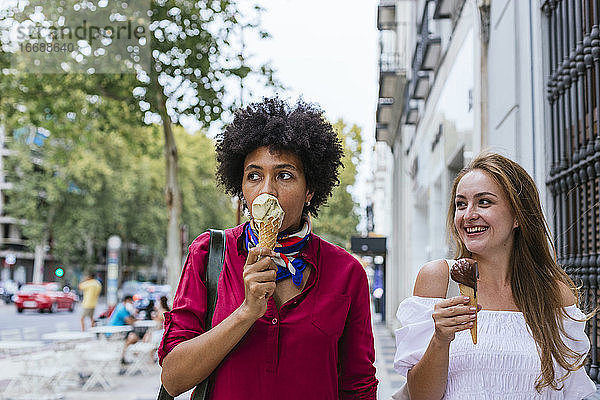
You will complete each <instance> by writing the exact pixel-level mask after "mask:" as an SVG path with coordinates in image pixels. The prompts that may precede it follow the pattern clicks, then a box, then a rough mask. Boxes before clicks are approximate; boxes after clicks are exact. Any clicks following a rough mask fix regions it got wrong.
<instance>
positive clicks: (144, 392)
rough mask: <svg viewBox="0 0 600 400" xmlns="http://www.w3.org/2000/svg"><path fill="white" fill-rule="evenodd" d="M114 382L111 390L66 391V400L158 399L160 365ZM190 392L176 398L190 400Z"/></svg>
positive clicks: (118, 377)
mask: <svg viewBox="0 0 600 400" xmlns="http://www.w3.org/2000/svg"><path fill="white" fill-rule="evenodd" d="M113 383H114V384H115V388H114V389H113V390H110V391H101V390H91V391H81V390H70V391H69V392H68V393H65V398H64V400H80V399H85V400H117V399H118V400H156V397H157V395H158V389H159V388H160V367H159V366H158V365H155V366H154V367H152V372H151V373H146V374H144V375H134V376H117V377H115V378H114V380H113ZM190 394H191V391H190V392H186V393H183V394H181V395H179V396H177V397H176V400H188V399H189V398H190Z"/></svg>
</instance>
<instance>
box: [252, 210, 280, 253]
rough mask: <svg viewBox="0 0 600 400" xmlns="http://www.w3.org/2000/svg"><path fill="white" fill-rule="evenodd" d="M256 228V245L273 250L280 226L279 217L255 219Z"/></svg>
mask: <svg viewBox="0 0 600 400" xmlns="http://www.w3.org/2000/svg"><path fill="white" fill-rule="evenodd" d="M256 225H257V226H256V228H257V229H258V247H265V248H267V249H271V250H273V249H274V248H275V243H276V242H277V233H278V232H279V228H280V227H281V220H280V219H279V218H273V217H272V218H268V219H265V220H261V221H256Z"/></svg>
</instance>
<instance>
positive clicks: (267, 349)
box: [158, 225, 377, 400]
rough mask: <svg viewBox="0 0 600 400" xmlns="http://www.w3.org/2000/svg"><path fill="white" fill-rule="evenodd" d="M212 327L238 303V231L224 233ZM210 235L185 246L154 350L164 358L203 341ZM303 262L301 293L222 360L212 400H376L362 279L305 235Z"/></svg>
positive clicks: (270, 312)
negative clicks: (198, 339) (186, 251)
mask: <svg viewBox="0 0 600 400" xmlns="http://www.w3.org/2000/svg"><path fill="white" fill-rule="evenodd" d="M225 232H226V253H225V264H224V266H223V271H222V272H221V276H220V279H219V286H218V293H217V295H218V299H217V306H216V309H215V314H214V316H213V326H216V325H217V324H219V323H220V322H221V321H223V320H224V319H225V318H226V317H227V316H229V315H230V314H231V313H232V312H233V311H234V310H235V309H236V308H237V307H239V306H240V304H242V301H243V300H244V282H243V279H242V270H243V268H244V262H245V260H246V257H247V254H248V253H247V252H246V250H245V248H244V244H243V243H244V239H243V235H242V234H243V225H239V226H237V227H235V228H232V229H227V230H226V231H225ZM208 243H209V234H208V233H203V234H202V235H200V236H198V237H197V238H196V239H195V240H194V241H193V243H192V244H191V245H190V248H189V254H188V257H187V260H186V262H185V265H184V268H183V272H182V275H181V279H180V282H179V287H178V288H177V293H176V295H175V299H174V301H173V310H172V311H171V312H167V313H165V333H164V336H163V340H162V343H161V345H160V347H159V349H158V356H159V360H160V363H161V364H162V360H163V358H164V357H165V356H166V354H167V353H169V351H171V350H172V349H173V348H174V347H175V346H177V345H178V344H179V343H181V342H183V341H185V340H188V339H191V338H193V337H195V336H198V335H200V334H202V333H203V332H204V331H205V330H204V318H205V314H206V287H205V284H204V281H203V280H204V276H205V269H206V263H207V260H208ZM301 256H302V257H303V258H304V259H305V260H306V261H308V262H309V263H310V264H311V266H312V271H311V273H310V277H309V278H308V282H307V284H306V287H305V288H304V290H303V291H302V293H301V294H299V295H298V296H296V297H294V298H293V299H291V300H289V301H288V302H287V303H285V304H284V305H282V306H281V308H280V309H278V308H277V306H276V305H275V301H274V299H273V298H270V299H269V301H268V305H267V312H266V313H265V315H264V316H263V317H262V318H260V319H258V320H257V321H256V322H255V323H254V325H253V326H252V327H251V328H250V330H249V331H248V332H247V333H246V335H245V336H244V337H243V338H242V340H241V341H240V342H239V343H238V345H237V346H236V347H235V348H234V349H233V350H232V351H231V352H230V353H229V354H228V355H227V356H226V357H225V358H224V359H223V361H222V362H221V364H220V365H219V367H218V368H217V370H216V372H215V374H214V384H213V386H212V388H213V389H212V393H211V396H210V398H211V399H213V400H232V399H246V400H252V399H260V400H276V399H277V400H279V399H286V400H296V399H297V400H306V399H375V398H376V396H377V379H376V378H375V367H374V366H373V362H374V360H375V349H374V346H373V331H372V328H371V315H370V306H369V290H368V284H367V276H366V274H365V271H364V269H363V267H362V266H361V264H360V263H359V262H358V261H357V260H356V259H355V258H354V257H352V256H351V255H350V254H348V253H347V252H346V251H344V250H343V249H341V248H339V247H337V246H335V245H332V244H331V243H328V242H326V241H325V240H323V239H321V238H319V237H318V236H316V235H314V234H311V238H310V240H309V242H308V244H307V245H306V247H305V248H304V250H303V251H302V253H301Z"/></svg>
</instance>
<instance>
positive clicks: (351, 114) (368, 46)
mask: <svg viewBox="0 0 600 400" xmlns="http://www.w3.org/2000/svg"><path fill="white" fill-rule="evenodd" d="M258 3H259V4H260V5H262V6H263V7H264V8H266V11H265V12H264V13H263V16H262V27H263V28H264V29H265V30H266V31H267V32H269V33H270V34H271V36H272V38H271V39H268V40H252V38H250V40H247V52H248V54H252V55H254V59H255V60H257V61H258V60H261V61H263V60H264V61H268V60H270V64H271V66H272V67H273V68H274V69H276V70H277V77H278V78H279V80H280V81H281V82H282V83H283V84H284V86H286V87H287V88H288V89H289V90H287V91H286V92H285V94H284V96H287V98H288V99H290V100H292V101H295V100H296V99H297V98H298V96H300V95H301V96H303V98H304V100H306V101H309V102H314V103H318V104H319V105H320V106H321V108H322V109H323V110H324V111H325V114H326V116H327V118H328V119H329V120H330V121H332V122H334V121H336V120H337V119H338V118H342V119H343V120H344V121H345V122H346V123H347V124H348V125H352V124H356V125H358V126H359V127H360V128H362V132H363V140H364V146H363V147H364V148H365V149H369V148H371V146H372V144H373V143H374V140H375V139H374V135H375V134H374V131H375V111H376V107H377V90H378V77H377V72H378V50H377V46H378V33H377V25H376V15H377V1H376V0H319V1H317V0H302V1H300V0H258ZM254 91H255V93H254V97H255V99H260V98H261V97H262V95H269V94H270V93H271V92H270V91H264V90H261V89H260V88H255V89H254ZM367 162H368V160H367ZM361 170H363V172H364V170H365V168H364V167H363V168H361ZM364 179H366V177H364V176H359V181H361V180H364ZM357 186H363V185H357ZM355 194H356V196H357V197H358V199H357V200H359V201H360V202H363V201H364V199H363V197H364V196H363V194H362V193H360V191H359V192H358V193H355Z"/></svg>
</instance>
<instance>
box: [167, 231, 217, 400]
mask: <svg viewBox="0 0 600 400" xmlns="http://www.w3.org/2000/svg"><path fill="white" fill-rule="evenodd" d="M224 261H225V231H221V230H217V229H211V230H210V241H209V245H208V263H207V264H206V279H205V282H206V292H207V296H206V297H207V299H206V300H207V302H206V320H205V324H204V328H205V330H206V331H208V330H209V329H211V328H212V319H213V315H214V314H215V307H216V305H217V286H218V283H219V276H220V275H221V271H222V270H223V263H224ZM211 377H212V374H211V376H209V377H208V378H206V379H205V380H203V381H202V382H200V383H199V384H198V385H197V386H196V388H195V389H194V392H193V393H192V400H206V399H208V394H209V392H210V388H209V386H210V380H211ZM158 400H173V396H171V395H170V394H169V393H167V391H166V390H165V387H164V386H163V385H161V386H160V391H159V393H158Z"/></svg>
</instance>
